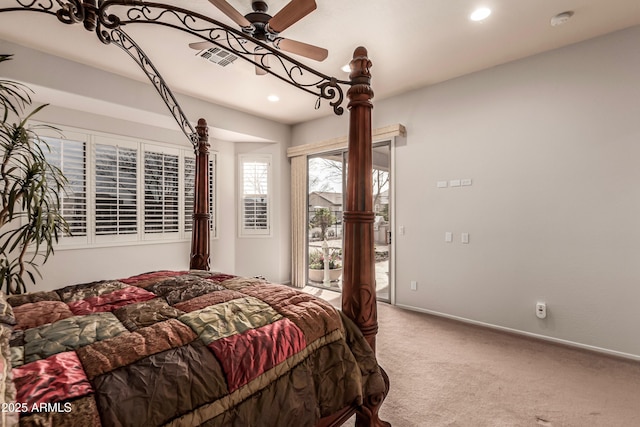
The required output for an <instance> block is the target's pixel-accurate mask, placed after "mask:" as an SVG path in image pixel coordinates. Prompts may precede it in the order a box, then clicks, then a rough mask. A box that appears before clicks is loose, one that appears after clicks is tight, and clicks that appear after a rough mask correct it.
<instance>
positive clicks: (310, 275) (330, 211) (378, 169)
mask: <svg viewBox="0 0 640 427" xmlns="http://www.w3.org/2000/svg"><path fill="white" fill-rule="evenodd" d="M390 147H391V145H390V143H389V142H388V141H387V142H383V143H378V144H374V148H373V177H372V178H373V208H374V213H375V215H376V216H375V222H374V241H375V253H376V293H377V295H378V299H380V300H383V301H389V297H390V293H389V277H390V274H389V271H390V270H389V269H390V253H391V251H390V244H391V228H390V220H391V218H390V213H391V211H392V210H391V209H390V198H389V188H390V182H389V181H390V164H391V162H390V157H391V156H390ZM307 170H308V177H307V178H308V179H307V181H308V197H307V202H308V203H307V207H308V213H307V224H308V234H307V283H308V284H309V285H311V286H317V287H322V288H326V289H331V290H334V291H336V292H340V290H341V287H342V227H343V223H342V212H343V211H344V203H345V191H344V189H345V181H346V170H347V152H346V151H337V152H331V153H323V154H320V155H317V156H313V157H309V164H308V169H307Z"/></svg>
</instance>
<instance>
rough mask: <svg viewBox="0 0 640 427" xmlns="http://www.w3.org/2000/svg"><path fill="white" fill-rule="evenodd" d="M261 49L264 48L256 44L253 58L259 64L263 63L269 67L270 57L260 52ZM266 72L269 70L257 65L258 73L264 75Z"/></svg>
mask: <svg viewBox="0 0 640 427" xmlns="http://www.w3.org/2000/svg"><path fill="white" fill-rule="evenodd" d="M259 50H262V48H261V47H260V46H256V48H255V49H254V54H253V60H254V61H255V62H257V63H259V64H262V65H264V66H265V67H267V68H269V57H268V56H264V55H260V54H258V51H259ZM265 74H267V71H266V70H265V69H263V68H260V67H258V66H257V65H256V75H258V76H264V75H265Z"/></svg>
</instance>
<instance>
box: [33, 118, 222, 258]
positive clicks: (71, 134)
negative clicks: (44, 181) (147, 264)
mask: <svg viewBox="0 0 640 427" xmlns="http://www.w3.org/2000/svg"><path fill="white" fill-rule="evenodd" d="M43 129H44V130H41V131H40V132H39V133H40V134H41V135H42V136H41V138H42V142H41V148H42V150H43V152H44V153H45V156H46V158H47V160H48V161H49V162H50V163H51V164H52V165H53V166H55V167H57V168H59V169H60V170H61V171H62V172H63V174H64V175H65V177H66V178H67V184H66V185H65V189H64V193H63V194H60V202H61V209H62V215H63V217H64V218H65V220H66V221H67V223H68V224H69V233H68V235H65V236H62V237H61V238H60V240H59V242H58V247H59V248H65V247H66V248H78V247H92V246H114V245H135V244H144V243H151V242H154V241H159V240H162V241H171V240H175V241H179V240H180V241H181V240H183V239H190V238H191V230H192V213H193V196H194V178H195V177H194V174H195V158H194V157H193V151H192V150H190V149H186V148H184V147H178V146H177V145H175V144H168V143H162V142H152V141H142V140H139V139H137V138H136V139H133V138H128V137H126V136H117V135H110V134H106V133H102V132H91V131H84V130H82V129H74V128H68V127H61V126H56V127H51V126H49V127H47V126H46V125H45V126H43ZM208 179H209V209H210V210H209V212H210V214H211V223H210V224H211V236H212V237H215V235H216V217H215V215H214V213H215V212H216V153H215V152H212V153H210V154H209V178H208Z"/></svg>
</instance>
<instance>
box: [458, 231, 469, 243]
mask: <svg viewBox="0 0 640 427" xmlns="http://www.w3.org/2000/svg"><path fill="white" fill-rule="evenodd" d="M460 240H461V241H462V243H469V233H462V234H460Z"/></svg>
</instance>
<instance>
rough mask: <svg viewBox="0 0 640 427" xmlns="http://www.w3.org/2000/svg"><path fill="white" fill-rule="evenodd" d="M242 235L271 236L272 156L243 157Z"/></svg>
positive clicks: (241, 169) (241, 163)
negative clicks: (270, 189)
mask: <svg viewBox="0 0 640 427" xmlns="http://www.w3.org/2000/svg"><path fill="white" fill-rule="evenodd" d="M239 160H240V162H239V163H240V167H239V170H240V180H239V181H240V189H241V194H242V197H241V200H240V209H239V211H240V235H241V236H257V235H269V234H270V232H271V227H270V226H271V223H270V203H269V186H270V182H269V181H270V174H271V157H270V156H253V155H241V156H239Z"/></svg>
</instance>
